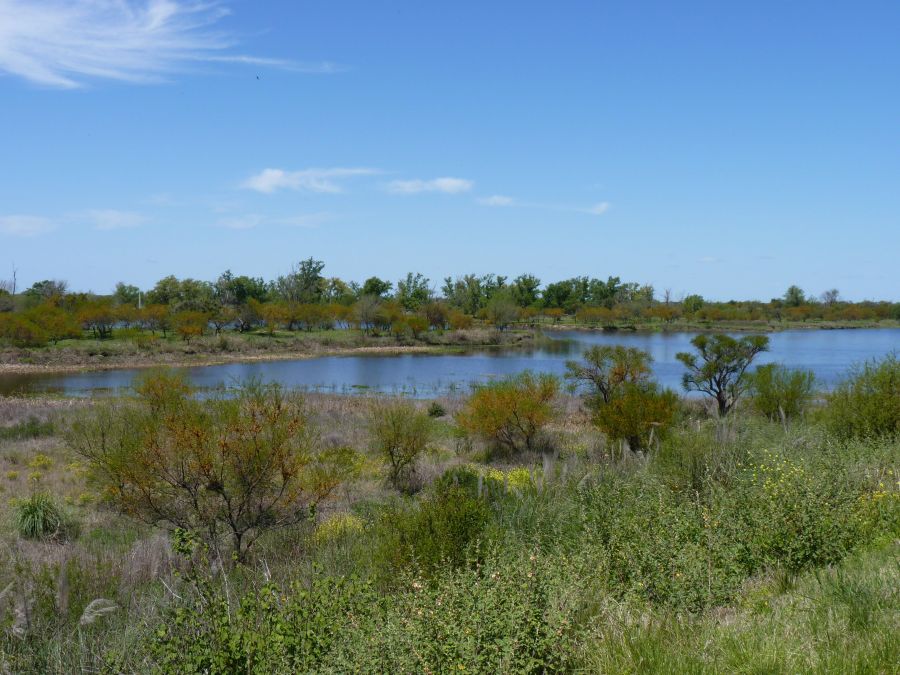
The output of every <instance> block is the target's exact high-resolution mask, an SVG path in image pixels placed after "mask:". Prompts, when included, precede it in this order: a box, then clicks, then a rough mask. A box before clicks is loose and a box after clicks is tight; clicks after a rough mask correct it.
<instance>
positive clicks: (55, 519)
mask: <svg viewBox="0 0 900 675" xmlns="http://www.w3.org/2000/svg"><path fill="white" fill-rule="evenodd" d="M15 518H16V530H17V531H18V532H19V536H20V537H22V538H23V539H55V540H60V541H63V540H66V539H74V538H75V537H77V536H78V532H79V529H80V528H79V525H78V522H77V521H76V520H75V519H74V518H72V517H71V516H70V515H69V514H68V513H66V512H65V511H64V510H63V509H62V508H61V507H60V506H59V505H58V504H57V503H56V501H55V500H54V499H53V497H51V496H50V495H48V494H43V493H37V494H34V495H31V496H30V497H29V498H28V499H24V500H21V501H19V502H17V503H16V504H15Z"/></svg>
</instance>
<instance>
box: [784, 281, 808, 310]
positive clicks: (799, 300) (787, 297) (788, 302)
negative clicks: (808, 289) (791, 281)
mask: <svg viewBox="0 0 900 675" xmlns="http://www.w3.org/2000/svg"><path fill="white" fill-rule="evenodd" d="M805 303H806V294H805V293H804V292H803V289H802V288H800V287H799V286H790V287H789V288H788V289H787V290H786V291H785V292H784V305H785V307H799V306H800V305H802V304H805Z"/></svg>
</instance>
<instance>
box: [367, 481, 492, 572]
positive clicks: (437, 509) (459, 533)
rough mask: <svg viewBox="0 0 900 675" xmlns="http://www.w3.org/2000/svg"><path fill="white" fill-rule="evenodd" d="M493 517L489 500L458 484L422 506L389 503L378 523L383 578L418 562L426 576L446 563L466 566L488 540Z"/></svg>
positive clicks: (378, 562) (377, 555)
mask: <svg viewBox="0 0 900 675" xmlns="http://www.w3.org/2000/svg"><path fill="white" fill-rule="evenodd" d="M490 520H491V514H490V510H489V508H488V505H487V503H486V502H485V501H484V500H483V499H479V498H478V497H477V496H474V495H473V494H471V493H470V492H469V491H467V490H465V489H464V488H462V487H458V486H455V485H446V484H445V485H441V486H439V487H438V489H436V490H435V491H434V492H433V493H432V494H430V495H429V496H428V497H426V498H424V499H423V500H421V502H420V503H419V504H418V505H411V504H408V503H403V502H400V503H396V504H394V505H392V506H389V507H388V508H387V509H386V510H385V511H384V512H383V513H382V514H381V516H380V518H379V521H378V523H376V531H377V533H378V537H377V547H376V550H375V552H374V556H375V564H376V567H377V568H378V569H379V573H380V576H381V578H382V579H384V580H390V579H391V578H393V576H394V575H395V574H396V572H397V571H398V570H401V569H405V568H410V567H413V566H414V567H415V568H416V569H418V570H420V571H421V573H422V574H426V575H427V574H431V573H433V572H434V571H435V570H437V569H438V568H439V567H440V566H441V565H443V564H447V565H450V566H453V567H458V566H460V565H463V564H464V563H465V562H466V561H467V560H469V559H470V558H471V556H473V555H474V554H475V551H474V548H475V547H476V546H477V545H479V544H483V543H484V539H485V537H486V530H487V526H488V524H489V522H490Z"/></svg>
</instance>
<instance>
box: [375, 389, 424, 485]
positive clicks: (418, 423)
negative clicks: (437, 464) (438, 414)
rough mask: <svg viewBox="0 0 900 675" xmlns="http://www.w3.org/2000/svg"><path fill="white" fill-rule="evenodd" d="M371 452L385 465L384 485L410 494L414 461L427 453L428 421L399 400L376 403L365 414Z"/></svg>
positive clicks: (408, 404)
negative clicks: (389, 485) (367, 413)
mask: <svg viewBox="0 0 900 675" xmlns="http://www.w3.org/2000/svg"><path fill="white" fill-rule="evenodd" d="M369 433H370V434H371V445H372V450H373V451H374V452H376V453H378V455H379V456H380V457H381V458H382V459H383V460H384V461H385V462H386V463H387V465H388V482H389V483H390V484H391V485H392V486H393V487H394V488H396V489H397V490H400V491H401V492H414V491H415V490H416V488H417V487H418V485H417V484H416V461H417V460H418V459H419V457H420V456H421V455H422V454H423V453H425V452H427V451H428V449H429V445H430V443H431V437H432V435H433V427H432V421H431V418H430V417H429V416H428V415H427V414H426V413H423V412H419V410H417V409H416V406H415V405H414V404H413V403H410V402H409V401H405V400H403V399H394V400H386V401H378V402H375V403H373V404H372V407H371V410H370V411H369Z"/></svg>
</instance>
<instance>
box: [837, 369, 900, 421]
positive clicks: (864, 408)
mask: <svg viewBox="0 0 900 675" xmlns="http://www.w3.org/2000/svg"><path fill="white" fill-rule="evenodd" d="M825 422H826V425H827V427H828V429H829V430H830V431H831V432H832V433H833V434H835V435H836V436H838V437H839V438H843V439H848V438H863V437H867V436H876V437H877V436H896V435H897V434H898V433H900V361H898V360H897V356H896V355H895V354H891V355H889V356H887V357H885V359H884V360H882V361H881V362H878V361H872V362H869V363H866V364H864V365H863V367H862V368H861V369H858V370H857V371H856V372H855V373H854V374H853V375H852V376H851V377H850V378H848V379H847V380H845V381H844V382H842V383H840V384H839V385H838V386H837V387H836V388H835V390H834V391H833V392H832V393H831V395H830V396H829V397H828V406H827V409H826V410H825Z"/></svg>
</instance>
